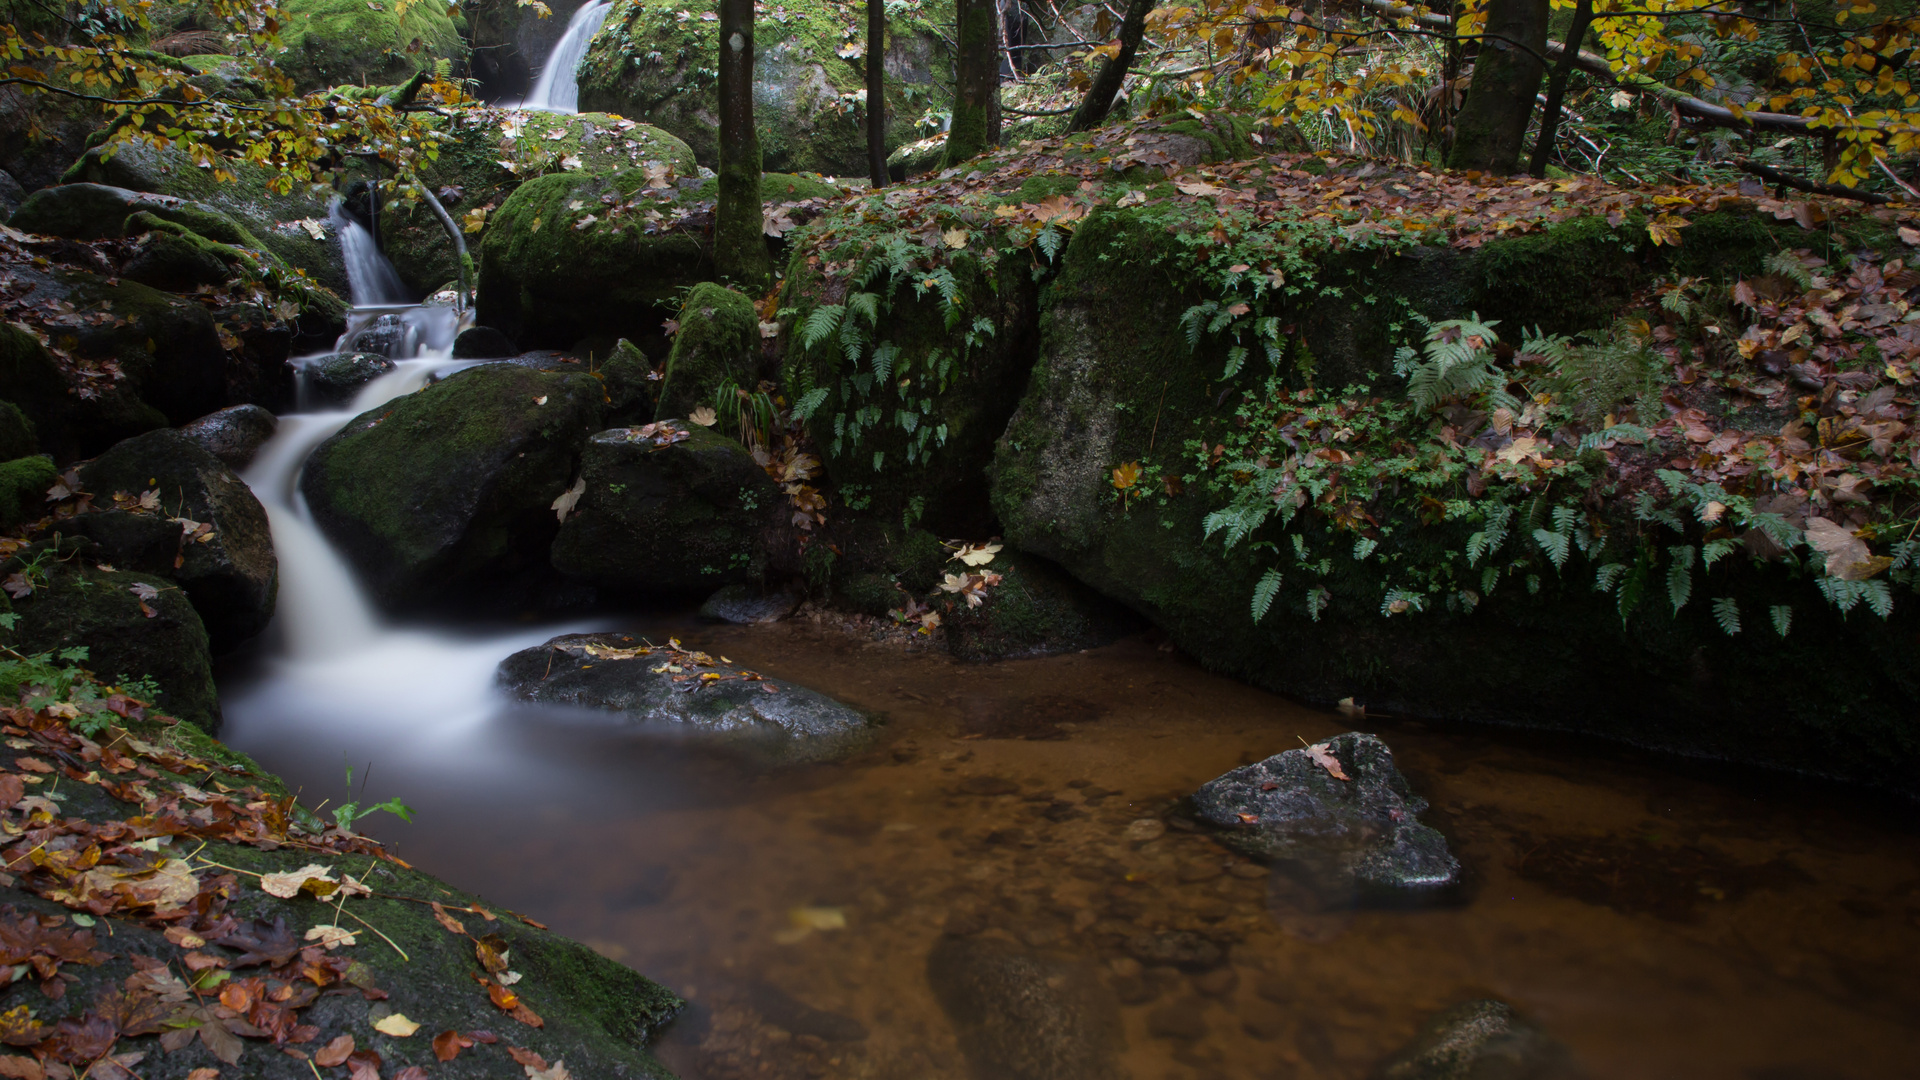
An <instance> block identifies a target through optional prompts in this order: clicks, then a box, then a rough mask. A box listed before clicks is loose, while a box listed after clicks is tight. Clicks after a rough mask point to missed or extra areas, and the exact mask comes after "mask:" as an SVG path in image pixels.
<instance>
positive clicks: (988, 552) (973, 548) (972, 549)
mask: <svg viewBox="0 0 1920 1080" xmlns="http://www.w3.org/2000/svg"><path fill="white" fill-rule="evenodd" d="M1003 546H1004V545H1002V544H997V543H994V542H992V541H989V542H987V543H984V544H968V545H966V546H965V547H962V548H961V549H960V550H959V551H958V552H956V553H955V554H954V556H953V557H954V558H956V559H959V560H960V561H961V562H963V563H965V564H967V565H968V566H985V565H987V564H988V563H990V562H992V561H993V557H994V555H996V554H998V553H999V551H1000V549H1001V547H1003Z"/></svg>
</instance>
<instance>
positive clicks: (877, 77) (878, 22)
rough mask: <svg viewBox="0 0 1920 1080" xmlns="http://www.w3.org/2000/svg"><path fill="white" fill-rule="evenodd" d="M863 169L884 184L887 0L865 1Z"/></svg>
mask: <svg viewBox="0 0 1920 1080" xmlns="http://www.w3.org/2000/svg"><path fill="white" fill-rule="evenodd" d="M867 168H868V169H869V170H870V171H871V172H872V174H873V186H874V187H877V188H883V187H886V186H887V0H867Z"/></svg>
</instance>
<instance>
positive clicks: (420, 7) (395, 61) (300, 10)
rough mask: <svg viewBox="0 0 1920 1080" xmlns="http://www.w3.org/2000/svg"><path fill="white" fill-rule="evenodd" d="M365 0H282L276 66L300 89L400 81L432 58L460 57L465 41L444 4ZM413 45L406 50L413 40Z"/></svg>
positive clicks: (428, 63)
mask: <svg viewBox="0 0 1920 1080" xmlns="http://www.w3.org/2000/svg"><path fill="white" fill-rule="evenodd" d="M398 8H399V5H398V4H369V3H366V2H365V0H287V4H286V7H285V10H286V25H285V27H284V28H283V29H282V30H281V32H280V40H281V41H282V43H284V44H285V45H286V47H287V54H286V57H285V58H284V60H283V61H282V66H283V67H284V68H285V69H286V71H287V73H288V74H289V75H291V76H292V77H293V80H294V82H295V84H296V85H297V86H298V87H299V88H300V89H301V90H318V89H321V88H322V87H327V86H338V85H341V84H345V83H359V84H361V85H366V84H368V83H379V84H392V83H403V82H406V81H407V79H409V78H410V77H412V75H413V74H414V72H416V71H419V70H421V68H422V67H423V66H426V65H430V64H432V63H433V62H435V61H436V60H442V59H444V60H452V61H460V60H464V59H465V57H466V46H465V44H464V43H463V42H462V41H461V40H460V31H459V29H458V28H457V27H456V26H455V24H454V21H453V19H451V18H449V17H448V15H447V8H446V7H444V6H442V5H438V4H432V3H417V4H409V5H407V6H406V12H405V13H404V14H396V11H397V10H398ZM416 41H417V42H419V43H420V44H419V46H418V47H417V48H416V49H415V51H412V52H409V51H408V50H409V48H410V47H412V46H413V43H414V42H416Z"/></svg>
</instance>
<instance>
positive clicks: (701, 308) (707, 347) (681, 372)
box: [658, 281, 760, 420]
mask: <svg viewBox="0 0 1920 1080" xmlns="http://www.w3.org/2000/svg"><path fill="white" fill-rule="evenodd" d="M679 321H680V329H679V332H677V333H676V334H675V335H674V338H673V351H672V352H670V353H668V354H667V377H666V379H665V381H664V382H663V383H662V384H661V387H660V410H659V414H658V415H659V417H660V418H661V419H663V420H664V419H667V418H669V417H681V418H684V417H686V416H688V415H690V414H691V413H692V412H693V410H694V409H695V408H697V407H699V406H702V405H705V406H707V407H708V408H713V407H714V392H715V391H717V390H719V389H720V388H721V387H722V386H726V385H728V384H731V385H733V386H735V387H738V388H741V389H745V390H752V389H753V387H754V384H755V381H756V380H755V378H754V374H755V370H756V368H757V367H758V364H759V360H760V316H759V315H757V314H756V313H755V312H754V310H753V301H751V300H749V299H747V298H746V297H744V296H742V295H740V294H739V293H737V292H734V291H733V290H732V289H729V288H727V287H726V286H724V285H717V284H715V283H713V282H710V281H703V282H701V283H700V284H698V285H695V286H694V287H693V291H692V292H689V293H688V294H687V301H686V303H684V304H682V305H681V306H680V320H679Z"/></svg>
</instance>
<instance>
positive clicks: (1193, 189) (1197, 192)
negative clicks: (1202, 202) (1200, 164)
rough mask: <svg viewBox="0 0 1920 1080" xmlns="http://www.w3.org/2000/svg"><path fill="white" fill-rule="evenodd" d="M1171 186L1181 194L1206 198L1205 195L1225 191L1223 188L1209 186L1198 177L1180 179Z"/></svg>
mask: <svg viewBox="0 0 1920 1080" xmlns="http://www.w3.org/2000/svg"><path fill="white" fill-rule="evenodd" d="M1173 186H1174V187H1176V188H1178V189H1180V191H1181V193H1182V194H1186V195H1193V196H1196V197H1198V196H1207V195H1218V194H1220V193H1221V192H1222V191H1225V190H1226V189H1225V188H1218V187H1214V186H1213V185H1212V184H1209V183H1207V182H1206V181H1205V180H1201V179H1199V178H1198V177H1182V178H1181V179H1179V180H1175V181H1174V182H1173Z"/></svg>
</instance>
